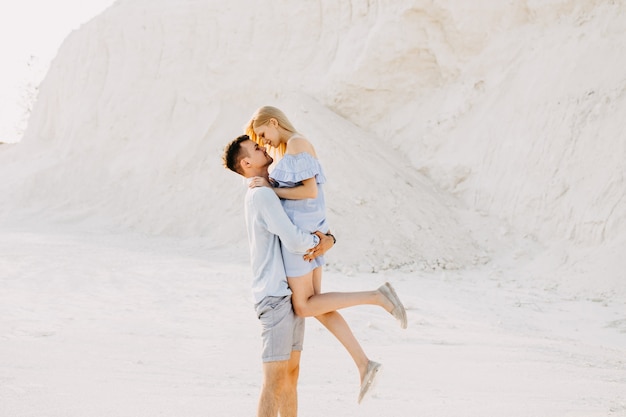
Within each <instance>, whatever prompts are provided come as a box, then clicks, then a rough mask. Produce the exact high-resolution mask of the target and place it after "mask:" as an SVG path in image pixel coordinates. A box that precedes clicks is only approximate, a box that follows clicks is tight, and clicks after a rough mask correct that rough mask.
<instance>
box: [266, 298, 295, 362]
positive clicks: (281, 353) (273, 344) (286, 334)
mask: <svg viewBox="0 0 626 417" xmlns="http://www.w3.org/2000/svg"><path fill="white" fill-rule="evenodd" d="M255 309H256V314H257V317H258V318H259V320H260V321H261V339H262V342H263V351H262V353H261V358H262V359H263V362H275V361H286V360H288V359H289V357H290V356H291V351H293V350H302V344H303V342H304V318H302V317H298V316H296V315H295V313H294V312H293V307H292V305H291V295H285V296H282V297H265V298H264V299H263V300H261V302H259V303H258V304H256V305H255Z"/></svg>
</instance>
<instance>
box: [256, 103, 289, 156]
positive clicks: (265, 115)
mask: <svg viewBox="0 0 626 417" xmlns="http://www.w3.org/2000/svg"><path fill="white" fill-rule="evenodd" d="M270 119H276V121H277V122H278V126H280V127H282V128H283V129H285V130H286V131H288V132H290V133H292V134H293V133H297V131H296V128H295V127H293V125H292V124H291V122H290V121H289V119H287V116H285V113H283V112H282V111H281V110H279V109H277V108H276V107H272V106H263V107H260V108H259V109H257V111H255V112H254V114H253V115H252V118H251V119H250V121H249V122H248V125H247V126H246V135H248V136H249V137H250V139H252V140H253V141H255V142H256V143H258V144H259V145H260V146H264V144H263V142H262V141H261V140H260V139H259V137H258V136H257V135H256V134H255V133H254V128H255V127H259V126H263V125H264V124H266V123H268V122H269V121H270ZM275 151H276V154H277V156H279V157H282V156H284V155H285V152H286V151H287V144H285V143H281V144H280V145H279V146H278V147H277V148H276V149H275Z"/></svg>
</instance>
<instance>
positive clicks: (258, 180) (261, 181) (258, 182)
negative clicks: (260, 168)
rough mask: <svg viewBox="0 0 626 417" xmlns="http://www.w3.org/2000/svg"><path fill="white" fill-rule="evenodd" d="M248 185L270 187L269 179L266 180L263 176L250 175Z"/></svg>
mask: <svg viewBox="0 0 626 417" xmlns="http://www.w3.org/2000/svg"><path fill="white" fill-rule="evenodd" d="M248 187H250V188H256V187H269V188H272V185H271V184H270V183H269V181H267V180H266V179H265V178H263V177H252V180H250V185H248Z"/></svg>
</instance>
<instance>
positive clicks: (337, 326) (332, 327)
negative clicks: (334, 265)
mask: <svg viewBox="0 0 626 417" xmlns="http://www.w3.org/2000/svg"><path fill="white" fill-rule="evenodd" d="M313 292H314V295H315V294H321V292H322V268H315V269H314V270H313ZM315 318H316V319H317V320H319V322H320V323H322V324H323V325H324V327H326V328H327V329H328V331H330V332H331V333H332V334H333V335H334V336H335V337H336V338H337V340H339V342H341V344H342V345H343V347H345V348H346V350H347V351H348V353H349V354H350V356H351V357H352V360H354V363H355V364H356V366H357V368H358V370H359V375H360V377H361V378H360V381H363V376H364V375H365V372H367V364H368V363H369V358H368V357H367V355H366V354H365V352H364V351H363V348H362V347H361V345H360V344H359V342H358V341H357V340H356V337H354V334H353V333H352V330H350V326H348V323H347V322H346V320H345V319H344V318H343V316H342V315H341V314H339V313H338V312H337V311H331V312H328V313H324V314H321V315H319V316H316V317H315Z"/></svg>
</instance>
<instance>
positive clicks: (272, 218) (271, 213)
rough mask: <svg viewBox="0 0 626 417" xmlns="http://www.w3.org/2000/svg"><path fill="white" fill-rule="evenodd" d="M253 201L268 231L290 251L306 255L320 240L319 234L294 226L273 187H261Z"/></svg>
mask: <svg viewBox="0 0 626 417" xmlns="http://www.w3.org/2000/svg"><path fill="white" fill-rule="evenodd" d="M253 203H254V205H255V206H256V209H257V210H258V211H259V214H260V215H261V218H262V219H263V220H264V221H265V224H266V225H267V229H268V231H269V232H270V233H273V234H275V235H277V236H278V237H279V238H280V241H281V243H282V244H283V245H284V246H285V248H287V250H289V251H290V252H293V253H301V254H303V255H304V254H305V253H307V252H308V251H309V250H310V249H311V248H314V247H316V246H317V245H318V243H319V242H320V238H319V237H318V236H317V235H313V234H310V233H306V232H303V231H302V230H300V229H299V228H297V227H296V226H294V224H293V223H292V222H291V220H290V219H289V217H287V214H286V213H285V210H284V209H283V206H282V205H281V204H280V200H279V199H278V196H277V195H276V194H275V193H274V191H273V190H272V189H271V188H267V187H259V188H258V189H257V191H256V192H255V193H254V196H253ZM331 240H332V238H331Z"/></svg>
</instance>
